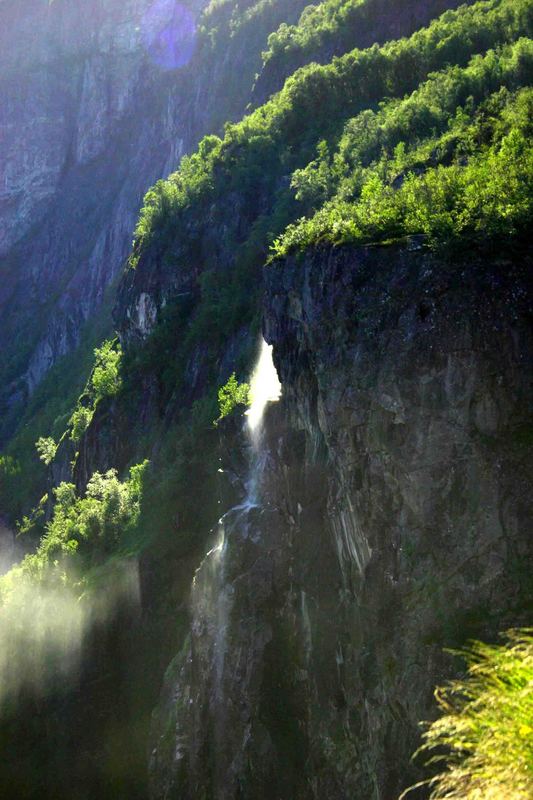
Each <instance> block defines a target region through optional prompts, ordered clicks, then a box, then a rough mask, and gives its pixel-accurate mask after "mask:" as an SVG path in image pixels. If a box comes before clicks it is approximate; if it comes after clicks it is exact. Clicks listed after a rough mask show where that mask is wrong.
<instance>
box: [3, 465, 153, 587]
mask: <svg viewBox="0 0 533 800" xmlns="http://www.w3.org/2000/svg"><path fill="white" fill-rule="evenodd" d="M146 467H147V462H146V463H144V464H140V465H137V466H135V467H132V468H131V470H130V474H129V477H128V478H127V479H126V480H125V481H120V480H119V479H118V477H117V472H116V470H113V469H111V470H108V472H106V473H105V474H103V475H102V474H100V473H98V472H97V473H95V474H94V475H93V476H92V478H91V479H90V481H89V483H88V485H87V491H86V494H85V496H84V497H79V496H77V494H76V491H75V487H74V485H73V484H71V483H61V484H60V485H59V486H58V487H57V488H56V489H54V497H55V504H54V512H53V516H52V519H51V520H50V521H49V522H48V523H47V524H46V527H45V533H44V535H43V537H42V538H41V542H40V544H39V547H38V548H37V550H36V551H35V553H32V554H31V555H27V556H26V557H25V558H24V559H23V561H22V562H21V564H20V565H19V566H18V567H16V568H15V569H13V570H12V571H11V573H9V574H8V575H7V576H6V577H5V578H2V579H0V599H1V598H2V597H4V599H5V597H6V596H8V595H9V594H10V592H11V591H13V590H15V589H16V583H17V580H18V577H20V576H21V575H27V576H30V577H31V578H33V579H36V580H38V581H43V580H46V581H47V583H50V582H51V581H52V582H57V583H59V584H64V583H65V581H69V582H70V581H73V580H74V581H77V580H79V579H80V576H82V575H83V574H84V572H86V571H87V569H88V568H90V567H91V566H97V565H98V564H101V563H103V561H104V560H105V558H106V557H107V556H109V555H111V554H117V553H120V552H122V553H123V554H126V553H127V548H128V543H129V541H130V537H131V534H132V531H133V530H134V529H135V525H136V522H137V519H138V516H139V512H140V501H141V495H142V482H143V475H144V472H145V470H146Z"/></svg>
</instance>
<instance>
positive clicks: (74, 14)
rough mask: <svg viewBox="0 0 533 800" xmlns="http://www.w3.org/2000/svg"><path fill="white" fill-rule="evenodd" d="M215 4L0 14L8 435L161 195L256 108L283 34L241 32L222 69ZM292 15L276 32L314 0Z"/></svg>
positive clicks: (280, 12)
mask: <svg viewBox="0 0 533 800" xmlns="http://www.w3.org/2000/svg"><path fill="white" fill-rule="evenodd" d="M207 5H208V0H183V2H177V0H127V2H118V0H113V2H104V0H90V2H82V0H54V2H53V3H49V2H48V0H24V2H18V1H17V2H16V1H15V0H5V1H4V2H3V3H1V4H0V76H1V77H0V96H1V98H2V102H1V103H0V259H1V262H2V283H1V286H0V313H1V315H2V329H1V331H0V346H1V347H2V351H3V353H4V360H3V363H4V369H3V374H2V384H3V392H2V396H1V397H0V410H1V416H2V422H3V426H2V427H3V429H2V430H0V438H1V437H2V436H4V437H7V436H9V435H10V434H11V433H12V431H13V427H14V423H15V422H16V420H17V419H19V418H20V412H21V409H22V408H23V407H24V403H25V401H26V399H27V398H28V396H29V395H31V394H32V393H33V392H34V390H35V388H36V387H37V386H38V384H39V383H40V382H41V380H42V379H43V377H44V376H45V375H46V373H47V372H48V370H49V369H50V367H51V366H52V365H53V364H54V363H55V362H56V361H57V360H58V358H60V357H61V356H62V355H65V354H66V353H68V352H70V351H71V350H73V349H75V348H76V347H77V346H78V344H79V342H80V339H81V337H82V335H83V330H84V325H85V323H86V322H87V320H89V319H91V318H92V317H94V315H95V313H96V312H97V311H98V310H99V309H100V308H101V306H102V303H103V301H104V299H105V297H106V290H107V288H108V287H109V285H110V284H111V283H112V282H113V281H114V279H115V278H116V277H117V276H118V274H119V272H120V270H121V268H122V266H123V264H124V261H125V259H126V257H127V255H128V252H129V250H130V247H131V241H132V237H133V231H134V229H135V224H136V220H137V217H138V212H139V208H140V205H141V203H142V198H143V196H144V194H145V192H146V191H147V189H148V188H149V187H150V186H151V185H153V184H154V182H155V181H156V180H158V179H159V178H161V177H165V176H166V175H168V174H169V173H170V172H172V171H173V170H174V169H176V168H177V166H178V164H179V160H180V158H181V156H182V155H183V153H185V152H187V151H190V150H191V149H192V148H193V147H194V146H195V145H196V143H197V142H198V140H199V138H200V137H201V136H202V135H203V134H205V133H207V132H210V131H213V130H218V129H219V127H220V126H221V125H222V124H223V123H224V122H225V121H226V120H228V119H235V118H239V117H240V116H242V114H243V112H244V109H245V106H246V103H247V102H248V99H249V95H250V91H251V88H252V83H253V78H254V74H255V71H256V69H257V68H258V66H259V63H260V53H261V49H262V48H263V47H264V45H265V41H266V36H267V34H268V26H267V25H265V24H263V25H261V26H256V28H257V30H256V31H255V32H254V35H253V37H252V38H251V39H250V37H247V36H243V37H242V40H241V39H238V37H233V38H231V37H230V34H229V33H227V36H228V41H227V43H226V45H227V46H220V50H221V51H222V52H223V53H224V54H225V57H224V59H223V61H222V62H221V61H220V59H219V56H218V53H217V52H216V51H215V50H212V48H211V44H210V40H209V38H208V37H207V36H202V34H201V33H200V32H199V27H200V15H201V13H202V11H203V10H204V9H205V8H206V7H207ZM234 5H236V4H235V3H233V4H231V3H230V4H227V6H228V9H229V11H230V12H231V9H232V8H233V6H234ZM245 5H246V7H248V6H253V5H254V3H253V2H248V3H247V4H245ZM289 5H290V4H287V3H285V2H284V1H283V2H276V3H275V4H274V5H273V7H272V9H273V10H272V15H271V16H272V19H271V20H270V22H271V24H272V26H273V27H276V26H277V24H279V22H280V21H282V20H284V19H288V20H290V21H294V19H295V18H296V15H297V13H298V8H299V7H300V6H302V5H303V2H302V1H301V2H300V3H296V4H295V6H296V8H295V9H293V8H292V7H289ZM241 6H242V4H239V7H241ZM223 10H224V9H223ZM215 16H216V15H215ZM202 19H203V20H204V22H205V17H203V18H202ZM206 24H207V27H209V21H208V22H207V23H206ZM213 24H214V25H215V27H216V26H217V25H219V22H218V21H217V19H215V21H214V23H213ZM224 30H225V29H224ZM228 30H229V25H228ZM225 35H226V33H224V32H223V33H221V34H220V36H222V37H223V36H225ZM236 72H238V75H239V80H238V81H235V85H236V88H235V89H234V90H233V91H232V92H231V93H229V92H228V85H229V84H231V83H232V80H233V77H234V75H235V73H236ZM232 85H233V84H232ZM44 287H45V288H44ZM144 311H145V314H146V315H148V316H147V319H148V318H149V315H150V313H151V309H150V308H149V307H148V306H146V308H145V309H144Z"/></svg>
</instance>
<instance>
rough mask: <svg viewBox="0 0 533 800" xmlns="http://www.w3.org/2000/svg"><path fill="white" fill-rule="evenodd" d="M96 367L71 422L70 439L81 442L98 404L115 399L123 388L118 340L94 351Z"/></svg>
mask: <svg viewBox="0 0 533 800" xmlns="http://www.w3.org/2000/svg"><path fill="white" fill-rule="evenodd" d="M94 358H95V362H94V367H93V370H92V372H91V376H90V378H89V380H88V382H87V386H86V387H85V391H84V393H83V394H82V396H81V397H80V399H79V400H78V403H77V405H76V408H75V409H74V411H73V413H72V416H71V418H70V420H69V427H70V438H71V439H72V441H73V442H79V441H80V439H81V438H82V436H83V434H84V433H85V431H86V430H87V428H88V427H89V425H90V424H91V420H92V418H93V416H94V412H95V409H96V406H97V405H98V403H99V402H100V401H101V400H103V399H104V398H105V397H113V396H114V395H116V394H117V392H118V391H119V390H120V388H121V386H122V378H121V374H120V365H121V359H122V351H121V349H120V345H119V344H118V341H117V340H114V341H111V340H107V341H105V342H104V343H103V344H102V345H101V346H100V347H97V348H96V349H95V351H94Z"/></svg>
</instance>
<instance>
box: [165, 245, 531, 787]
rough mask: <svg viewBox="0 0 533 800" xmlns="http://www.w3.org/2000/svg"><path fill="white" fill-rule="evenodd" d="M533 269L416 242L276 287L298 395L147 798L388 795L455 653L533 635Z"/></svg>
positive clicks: (273, 309)
mask: <svg viewBox="0 0 533 800" xmlns="http://www.w3.org/2000/svg"><path fill="white" fill-rule="evenodd" d="M529 266H530V265H529V263H528V260H527V258H526V257H525V255H524V254H523V253H521V252H519V251H518V252H514V253H511V254H506V256H505V257H497V256H494V257H493V258H484V259H481V258H477V257H476V256H475V255H474V254H472V255H471V256H470V257H468V258H464V257H462V258H457V259H456V260H455V261H454V260H452V261H451V262H450V260H444V259H442V258H438V257H436V256H435V255H432V254H431V253H429V252H428V251H426V250H425V248H424V245H423V242H420V241H416V240H413V241H411V242H409V243H404V244H401V245H395V246H388V247H367V248H355V249H354V248H339V249H336V250H335V249H331V248H319V249H318V250H316V251H314V252H313V253H310V254H307V255H305V256H303V257H300V258H297V257H294V258H290V259H288V260H287V261H286V262H284V263H277V264H274V265H272V266H271V267H270V268H269V269H268V271H267V278H266V282H267V290H266V296H265V322H264V331H265V337H266V338H267V340H268V341H269V342H271V343H272V344H273V345H274V357H275V363H276V365H277V368H278V373H279V376H280V379H281V381H282V384H283V397H282V400H281V401H280V403H279V404H278V405H277V406H274V407H272V409H271V410H270V411H269V413H268V415H267V420H266V434H265V436H266V438H265V441H264V445H263V446H264V454H263V455H264V460H263V464H264V467H263V471H262V477H261V487H262V488H261V492H260V495H261V501H260V504H259V507H258V508H255V509H252V510H250V511H247V512H246V513H245V514H243V512H242V510H239V508H237V509H235V510H234V511H232V512H231V513H230V515H229V517H228V518H227V519H226V526H225V527H226V531H225V544H224V547H223V549H222V550H220V549H219V550H217V549H216V548H215V550H213V551H211V552H210V554H209V555H208V556H207V558H206V560H205V561H204V564H203V565H202V567H201V569H200V570H199V572H198V573H197V575H196V578H195V582H194V586H193V591H192V595H191V626H190V636H189V639H188V640H187V641H186V642H185V645H184V648H183V650H182V653H181V654H180V656H179V657H177V658H176V660H175V661H174V662H173V665H172V667H171V669H170V670H169V673H168V675H167V681H166V686H165V690H164V693H163V699H162V702H161V705H160V707H159V710H158V714H157V717H156V724H155V730H154V738H153V742H154V746H153V752H152V762H151V764H152V796H153V797H154V798H163V797H176V798H178V797H179V798H191V799H192V798H195V797H202V796H214V797H217V798H228V799H229V798H237V797H242V798H251V797H253V798H254V800H255V798H265V800H266V798H271V797H273V796H276V797H280V798H287V800H288V799H289V798H292V800H294V799H295V798H302V799H303V798H306V799H307V798H322V797H328V798H339V800H341V798H342V799H343V800H344V798H347V797H351V798H357V800H369V798H372V800H393V798H397V796H398V794H399V793H400V791H401V790H402V789H403V788H405V787H406V786H407V785H408V784H409V782H410V781H411V780H415V779H417V778H419V777H420V772H419V771H418V769H417V768H415V767H414V766H413V765H412V764H411V763H410V756H411V754H412V752H413V751H414V749H415V748H416V746H417V743H418V737H419V731H418V721H419V720H421V719H427V718H428V717H431V715H432V714H433V713H434V705H433V699H432V693H433V689H434V686H435V685H436V684H437V683H438V682H440V681H442V680H444V679H445V678H446V677H447V676H450V675H451V674H453V673H454V671H455V670H457V669H458V668H459V665H458V663H456V662H454V661H453V659H452V658H451V657H450V656H447V655H445V654H443V647H445V646H457V645H460V644H461V643H463V642H464V641H465V640H466V639H467V638H468V637H469V636H482V637H489V638H490V637H493V636H494V635H495V634H496V632H497V631H498V630H500V629H502V628H504V627H505V626H510V625H516V624H520V623H524V622H527V620H528V615H529V614H530V611H531V609H530V608H528V607H527V606H528V602H529V600H528V598H530V597H531V581H530V577H528V575H529V567H528V565H530V564H531V559H532V556H533V552H532V544H531V537H530V534H529V528H528V526H529V521H528V520H529V518H530V513H531V496H532V493H531V474H532V473H531V456H530V454H528V442H529V441H530V436H531V426H530V416H529V414H530V408H529V403H530V391H529V380H530V374H529V369H528V363H530V360H531V350H532V338H531V328H530V318H531V293H530V289H529V286H528V282H527V271H528V268H529Z"/></svg>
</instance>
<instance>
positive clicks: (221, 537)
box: [192, 340, 281, 735]
mask: <svg viewBox="0 0 533 800" xmlns="http://www.w3.org/2000/svg"><path fill="white" fill-rule="evenodd" d="M280 396H281V384H280V382H279V379H278V375H277V372H276V369H275V367H274V362H273V360H272V347H270V346H269V345H267V343H266V342H265V341H264V340H263V341H262V343H261V349H260V352H259V358H258V361H257V364H256V366H255V369H254V372H253V374H252V377H251V381H250V400H251V402H250V407H249V409H248V411H247V412H246V433H247V436H248V438H249V441H250V444H251V455H250V463H249V466H248V476H247V480H246V482H245V487H246V493H245V497H244V499H243V502H242V503H240V504H239V505H236V506H234V507H233V508H231V509H230V510H229V511H227V512H226V513H225V514H224V515H223V516H222V517H221V519H220V520H219V523H218V541H217V544H216V546H215V547H213V549H212V550H210V551H209V553H208V554H207V555H206V557H205V559H204V561H203V562H202V565H201V566H200V568H199V569H198V571H197V573H196V576H195V578H194V582H193V593H192V601H193V614H194V621H193V632H194V631H195V630H196V631H197V632H199V633H200V632H203V635H205V632H206V631H209V633H208V636H209V638H210V639H211V642H212V650H211V665H210V668H211V674H212V679H213V689H214V697H215V698H216V700H217V704H218V713H217V720H218V723H219V724H220V725H221V726H222V727H221V735H223V716H224V715H223V711H221V709H223V706H224V703H223V694H224V669H225V661H226V653H227V633H228V626H229V621H230V614H231V609H232V598H233V587H232V585H231V581H230V580H229V579H228V576H227V546H228V540H229V539H231V538H232V536H233V535H235V536H238V537H242V538H246V537H247V536H248V535H249V532H250V531H251V528H252V526H251V525H250V518H251V517H250V515H251V512H252V511H253V510H254V509H257V508H258V507H259V506H260V497H259V490H260V482H261V475H262V472H263V469H264V466H265V461H266V452H265V448H264V446H263V432H264V431H263V427H264V426H263V422H264V415H265V411H266V408H267V406H268V404H269V403H271V402H275V401H277V400H278V399H279V398H280ZM252 535H253V534H252Z"/></svg>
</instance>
